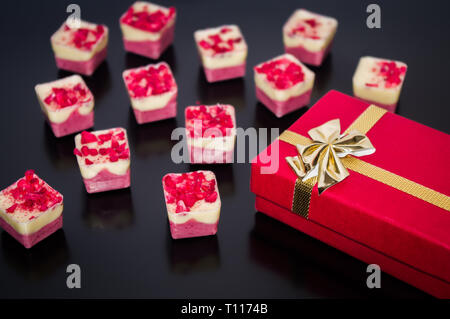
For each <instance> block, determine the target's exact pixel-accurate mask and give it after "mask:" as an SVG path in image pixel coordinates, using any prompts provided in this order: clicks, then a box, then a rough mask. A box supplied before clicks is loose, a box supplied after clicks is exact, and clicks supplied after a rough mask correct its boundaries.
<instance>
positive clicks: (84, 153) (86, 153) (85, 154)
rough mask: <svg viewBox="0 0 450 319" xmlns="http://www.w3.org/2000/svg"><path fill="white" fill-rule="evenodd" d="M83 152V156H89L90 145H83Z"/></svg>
mask: <svg viewBox="0 0 450 319" xmlns="http://www.w3.org/2000/svg"><path fill="white" fill-rule="evenodd" d="M81 154H83V156H88V155H89V147H87V146H86V145H84V146H83V147H81Z"/></svg>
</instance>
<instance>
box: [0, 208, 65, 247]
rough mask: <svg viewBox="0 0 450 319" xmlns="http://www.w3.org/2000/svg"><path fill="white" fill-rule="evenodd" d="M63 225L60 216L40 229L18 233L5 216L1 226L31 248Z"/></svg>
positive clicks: (0, 222)
mask: <svg viewBox="0 0 450 319" xmlns="http://www.w3.org/2000/svg"><path fill="white" fill-rule="evenodd" d="M62 226H63V216H62V214H61V216H59V217H58V218H57V219H55V220H54V221H52V222H51V223H49V224H47V225H45V226H44V227H42V228H41V229H39V230H38V231H36V232H34V233H32V234H28V235H22V234H20V233H18V232H17V231H16V230H15V229H14V228H12V227H11V225H10V224H8V223H7V222H6V221H5V220H4V219H3V218H0V227H1V228H3V229H4V230H5V231H6V232H7V233H8V234H10V235H11V236H13V237H14V238H15V239H16V240H17V241H18V242H20V243H21V244H22V245H23V246H24V247H25V248H31V247H33V246H34V245H36V244H37V243H38V242H40V241H41V240H43V239H45V238H47V237H48V236H50V235H51V234H53V233H54V232H55V231H57V230H58V229H60V228H62Z"/></svg>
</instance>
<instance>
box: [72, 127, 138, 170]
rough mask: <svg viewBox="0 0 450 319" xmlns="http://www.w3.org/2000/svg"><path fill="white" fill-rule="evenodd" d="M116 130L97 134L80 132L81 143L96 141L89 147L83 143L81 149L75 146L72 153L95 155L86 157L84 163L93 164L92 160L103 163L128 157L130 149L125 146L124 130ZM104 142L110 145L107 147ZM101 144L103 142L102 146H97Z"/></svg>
mask: <svg viewBox="0 0 450 319" xmlns="http://www.w3.org/2000/svg"><path fill="white" fill-rule="evenodd" d="M117 131H118V130H111V131H109V132H107V133H104V134H99V135H98V136H96V135H95V134H92V133H89V132H82V133H81V134H82V137H81V140H82V143H83V141H84V142H85V143H86V142H89V143H92V142H97V144H96V145H95V144H91V145H90V146H91V147H90V148H89V147H87V146H86V145H83V146H82V147H81V151H80V150H78V149H77V148H75V149H74V154H75V155H78V156H91V157H96V158H95V159H93V160H90V159H87V158H86V159H85V163H86V165H92V164H94V162H93V161H95V162H96V163H104V162H105V161H110V162H117V161H118V160H119V159H128V158H130V150H129V149H128V148H127V147H126V146H127V142H126V141H124V140H125V139H126V138H125V132H124V131H122V130H119V131H118V132H117ZM83 133H84V135H83ZM83 137H84V138H83ZM91 141H92V142H91ZM121 141H124V142H121ZM105 143H109V144H110V146H109V147H107V144H105ZM103 144H105V146H104V147H98V146H100V145H103Z"/></svg>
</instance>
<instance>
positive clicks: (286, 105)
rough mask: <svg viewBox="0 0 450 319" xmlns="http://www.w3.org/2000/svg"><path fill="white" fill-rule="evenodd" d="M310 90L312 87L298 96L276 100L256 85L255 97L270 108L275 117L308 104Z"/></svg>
mask: <svg viewBox="0 0 450 319" xmlns="http://www.w3.org/2000/svg"><path fill="white" fill-rule="evenodd" d="M311 92H312V89H311V90H309V91H306V92H305V93H303V94H300V95H299V96H294V97H291V98H290V99H288V100H286V101H276V100H272V99H271V98H270V97H269V96H267V94H266V93H264V92H263V91H262V90H261V89H260V88H258V87H256V98H257V99H258V100H259V101H260V102H261V103H262V104H264V105H265V106H266V107H267V108H268V109H269V110H271V111H272V112H273V113H274V114H275V116H276V117H282V116H284V115H286V114H287V113H290V112H292V111H295V110H298V109H299V108H301V107H303V106H305V105H307V104H309V101H310V100H311Z"/></svg>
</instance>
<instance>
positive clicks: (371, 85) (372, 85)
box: [366, 83, 378, 88]
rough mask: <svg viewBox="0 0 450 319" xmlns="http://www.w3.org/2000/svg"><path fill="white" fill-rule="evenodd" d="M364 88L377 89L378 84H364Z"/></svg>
mask: <svg viewBox="0 0 450 319" xmlns="http://www.w3.org/2000/svg"><path fill="white" fill-rule="evenodd" d="M366 86H368V87H373V88H377V87H378V84H377V83H366Z"/></svg>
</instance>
